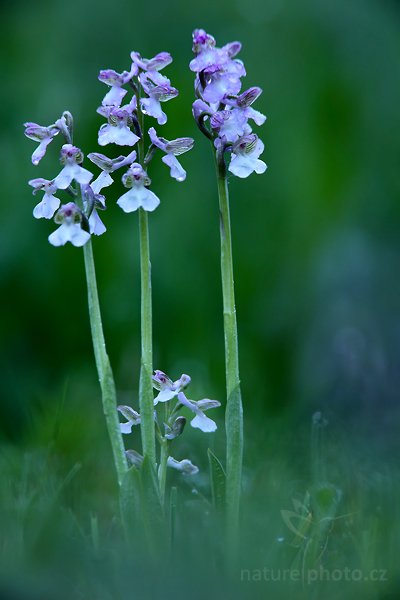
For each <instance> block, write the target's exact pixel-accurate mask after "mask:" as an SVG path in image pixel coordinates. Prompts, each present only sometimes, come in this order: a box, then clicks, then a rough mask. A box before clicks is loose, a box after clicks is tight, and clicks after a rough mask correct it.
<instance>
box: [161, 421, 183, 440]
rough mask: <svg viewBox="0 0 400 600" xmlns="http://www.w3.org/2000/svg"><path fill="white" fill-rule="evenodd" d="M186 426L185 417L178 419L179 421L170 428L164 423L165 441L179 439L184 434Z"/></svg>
mask: <svg viewBox="0 0 400 600" xmlns="http://www.w3.org/2000/svg"><path fill="white" fill-rule="evenodd" d="M185 425H186V418H185V417H178V418H177V419H175V421H174V422H173V424H172V427H170V426H169V425H167V424H166V423H164V427H165V436H164V437H165V439H166V440H174V439H175V438H177V437H179V436H180V435H181V434H182V433H183V430H184V428H185Z"/></svg>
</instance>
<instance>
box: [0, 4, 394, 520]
mask: <svg viewBox="0 0 400 600" xmlns="http://www.w3.org/2000/svg"><path fill="white" fill-rule="evenodd" d="M0 10H1V15H0V16H1V20H0V22H1V24H0V28H1V36H0V48H1V53H0V63H1V74H2V77H1V79H2V84H1V91H0V118H1V127H2V134H1V139H0V164H1V165H2V176H1V183H2V200H1V203H0V211H1V213H0V219H1V225H2V229H1V234H0V286H1V287H0V290H1V291H0V303H1V308H0V310H1V348H0V351H1V358H0V360H1V392H0V393H1V395H2V398H1V403H0V439H1V440H2V442H1V443H2V448H3V452H4V453H6V454H7V453H10V452H11V454H12V456H13V460H14V461H15V463H16V464H17V465H18V464H21V463H20V462H19V461H18V458H15V456H17V457H18V456H19V454H18V453H21V456H22V455H23V454H24V453H30V452H32V451H33V449H36V450H37V451H38V452H42V451H43V452H48V451H49V452H51V454H52V458H53V459H54V460H56V461H58V460H60V461H61V464H62V465H63V466H62V468H61V471H62V472H63V473H64V475H65V473H66V472H68V471H69V470H70V468H72V466H73V465H74V463H75V462H76V461H78V462H80V463H82V473H83V475H82V476H81V475H79V477H81V480H80V481H81V483H83V482H85V483H86V484H87V485H88V486H89V487H90V485H94V486H98V488H99V489H100V488H101V487H102V486H106V487H107V486H110V485H112V476H110V475H109V474H107V470H108V469H110V468H111V464H110V457H109V449H108V443H107V439H106V432H105V428H104V425H103V422H102V415H101V408H100V394H99V389H98V385H97V381H96V373H95V367H94V360H93V356H92V347H91V339H90V334H89V325H88V316H87V302H86V289H85V282H84V271H83V257H82V253H81V251H80V250H79V249H76V248H73V247H70V246H69V247H64V248H53V247H51V246H50V245H49V244H48V242H47V236H48V235H49V233H50V232H51V231H52V225H51V224H50V223H49V222H47V221H46V222H45V221H44V220H41V221H36V220H35V219H33V218H32V215H31V213H32V208H33V206H34V198H33V197H32V196H31V189H30V188H29V186H28V185H27V180H28V179H31V178H34V177H47V178H52V177H54V175H55V174H56V173H57V169H58V163H57V152H56V151H55V149H54V148H52V146H50V147H49V151H48V155H47V156H46V158H45V159H44V160H43V161H42V162H41V163H40V166H39V167H33V165H32V164H31V162H30V156H31V153H32V151H33V149H34V147H35V144H34V142H32V141H30V140H27V139H26V138H25V137H24V135H23V127H22V124H23V123H24V122H25V121H34V122H37V123H40V124H43V125H45V124H49V123H51V122H54V120H55V119H56V118H58V117H59V115H60V114H61V112H62V111H63V110H69V111H71V112H72V114H73V115H74V118H75V143H76V144H77V145H78V146H79V147H81V148H82V150H83V151H84V152H85V154H87V153H88V152H93V151H98V150H99V147H98V146H97V129H98V127H99V126H100V124H101V123H102V122H103V119H102V118H101V117H100V116H99V115H97V114H96V108H97V106H98V105H99V104H100V103H101V99H102V97H103V95H104V94H105V91H106V88H105V86H104V85H103V84H101V83H100V82H98V81H97V74H98V71H99V70H100V69H101V68H114V69H116V70H117V71H121V70H123V69H125V68H129V66H130V61H129V52H130V51H131V50H137V51H139V52H140V53H141V54H142V56H145V57H151V56H153V55H154V54H156V53H157V52H159V51H161V50H166V51H169V52H171V54H172V55H173V57H174V62H173V63H172V65H171V66H170V67H168V69H167V71H166V72H165V73H166V75H167V76H168V77H170V78H171V81H172V84H173V85H175V86H176V87H177V88H178V89H179V90H180V95H179V97H178V98H177V99H176V100H174V101H171V102H169V103H168V104H166V105H165V110H166V112H167V114H168V123H167V125H165V126H164V127H163V128H161V127H159V128H158V129H157V130H158V131H159V132H160V133H161V129H162V135H164V136H165V137H166V138H169V139H171V138H174V137H179V136H192V137H194V138H195V140H196V145H195V148H194V150H193V151H192V152H190V153H189V154H188V155H185V156H184V157H183V158H182V164H183V165H184V167H185V169H186V170H187V173H188V177H187V180H186V181H185V182H184V183H182V184H178V183H177V182H175V181H174V180H172V179H170V177H169V174H168V170H167V169H166V167H165V166H164V165H163V164H162V163H161V161H160V160H155V161H154V162H153V163H152V165H151V172H150V174H151V177H152V179H153V187H152V189H153V190H154V192H155V193H156V194H157V195H158V196H159V197H160V198H161V205H160V208H159V209H158V210H157V211H156V212H155V213H154V214H153V215H151V219H150V224H151V249H152V265H153V303H154V349H155V361H154V366H155V367H156V368H160V369H162V370H164V371H166V372H167V373H169V374H170V375H171V376H172V377H173V378H176V377H178V376H179V375H180V373H181V372H187V373H189V374H190V375H191V376H192V380H193V384H192V386H191V391H192V397H193V398H195V399H198V398H200V397H204V396H208V397H212V398H219V399H221V400H223V399H224V359H223V333H222V319H221V316H222V314H221V291H220V274H219V231H218V209H217V196H216V184H215V177H214V171H213V160H212V155H211V152H210V148H209V146H208V143H207V141H206V140H205V139H204V138H203V137H202V136H201V134H200V133H199V132H198V131H197V129H196V127H195V124H194V122H193V121H192V117H191V102H192V99H193V77H192V73H191V72H190V71H189V69H188V63H189V61H190V60H191V57H192V54H191V32H192V30H193V29H194V28H196V27H204V28H205V29H206V30H207V31H209V32H210V33H212V34H213V35H214V36H215V37H216V39H217V42H218V44H219V45H223V44H225V43H227V42H228V41H231V40H235V39H238V40H240V41H241V42H242V43H243V49H242V52H241V55H240V58H242V60H243V61H244V62H245V65H246V69H247V78H246V80H245V85H246V86H247V87H249V86H251V85H259V86H260V87H262V88H263V90H264V93H263V95H262V96H261V98H260V99H259V100H258V102H257V105H256V108H257V109H258V110H260V111H261V112H263V113H265V114H266V115H267V116H268V120H267V122H266V124H265V126H263V127H262V128H261V129H260V131H259V133H260V137H261V138H262V139H263V141H264V143H265V153H264V155H263V157H262V158H263V159H264V160H265V162H267V164H268V167H269V168H268V171H267V173H266V174H265V175H263V176H256V175H252V176H251V177H250V178H249V179H246V180H243V181H242V180H237V179H234V178H232V179H231V182H230V192H231V213H232V227H233V236H234V237H233V239H234V241H233V243H234V261H235V280H236V293H237V310H238V325H239V336H240V337H239V343H240V357H241V377H242V385H243V396H244V402H245V415H246V419H247V420H246V457H245V469H246V471H245V474H246V473H247V475H246V476H247V477H248V481H249V482H251V481H252V476H253V475H254V472H262V473H264V471H265V469H267V465H268V460H270V458H271V456H273V455H274V453H276V452H277V448H278V447H280V448H281V450H280V451H281V453H282V456H284V460H285V463H288V464H290V465H292V466H291V468H293V470H294V471H296V469H297V471H296V475H293V477H294V478H296V477H298V476H299V473H302V474H303V476H304V477H305V476H306V475H305V474H306V473H307V469H308V466H307V461H308V446H307V443H308V442H307V440H308V435H309V426H310V422H311V417H312V414H313V413H314V412H315V411H316V410H322V412H323V413H324V415H325V416H326V418H327V419H328V421H329V431H330V434H329V435H330V436H331V438H332V439H333V440H334V442H335V443H337V444H339V441H341V440H342V441H343V440H344V446H343V445H342V448H343V447H346V452H347V451H349V452H350V454H351V457H352V459H354V460H356V461H357V460H358V458H360V457H362V458H361V461H363V460H365V462H366V463H368V461H376V462H377V465H378V466H377V467H376V468H377V472H378V473H380V472H381V471H382V469H383V468H384V467H385V468H386V466H387V464H388V463H389V462H390V461H392V460H393V459H394V458H397V457H398V452H399V436H398V428H399V425H400V423H399V416H400V411H399V406H398V396H399V387H400V368H399V367H400V277H399V273H400V237H399V231H400V202H399V200H400V198H399V196H400V177H399V156H400V135H399V132H400V110H399V107H400V6H399V4H398V2H396V1H394V0H392V1H390V0H380V1H378V0H375V1H373V0H362V1H361V0H350V1H345V0H324V1H322V2H321V1H317V0H300V1H298V2H291V1H289V0H266V1H262V0H247V1H246V2H243V1H241V0H231V1H229V2H228V1H227V0H218V2H216V3H215V2H211V1H210V0H207V1H206V2H202V3H199V4H198V5H192V4H191V3H187V2H183V0H169V1H168V2H161V0H154V1H153V2H152V3H151V4H150V3H147V4H146V3H139V2H134V1H133V2H128V1H125V0H114V1H113V2H112V3H107V2H102V1H94V0H80V1H78V0H69V2H62V1H61V0H48V1H45V0H37V1H36V2H28V1H27V0H26V1H23V0H13V2H12V3H4V2H3V3H2V5H1V9H0ZM151 124H153V123H151ZM118 150H119V149H116V150H115V152H114V154H112V155H113V156H114V155H117V154H118V153H119V152H118ZM105 151H106V153H107V154H110V155H111V151H110V149H109V148H108V147H107V148H106V149H105ZM122 151H123V150H122ZM85 166H87V167H89V165H88V163H87V164H86V165H85ZM89 168H90V167H89ZM121 189H122V188H121V187H119V184H118V183H117V184H115V185H114V186H113V188H112V189H111V190H110V191H109V192H108V193H107V204H108V210H107V212H106V213H104V220H105V222H106V225H107V227H108V232H107V234H106V235H104V236H102V237H101V238H99V239H95V240H94V251H95V258H96V266H97V272H98V283H99V289H100V297H101V303H102V311H103V320H104V325H105V331H106V338H107V343H108V350H109V354H110V357H111V360H112V364H113V368H114V373H115V377H116V380H117V386H118V390H119V394H120V401H121V403H128V404H129V403H135V402H136V399H137V396H136V389H137V384H138V366H139V350H140V339H139V316H140V313H139V310H140V306H139V302H140V290H139V273H138V266H139V257H138V238H137V229H138V224H137V215H135V214H133V215H125V214H123V213H122V211H120V209H119V208H118V207H116V206H115V200H116V199H117V198H118V195H119V194H120V193H121ZM220 424H221V429H220V430H219V431H220V435H219V437H218V436H216V437H215V439H214V440H213V441H212V444H213V445H215V447H216V448H217V450H218V451H219V453H222V449H223V443H224V442H223V434H222V425H223V418H222V412H221V416H220ZM191 435H192V437H190V435H189V436H188V440H189V441H187V442H182V446H181V448H182V457H183V456H184V452H187V453H190V452H192V449H191V446H190V444H191V442H192V443H193V446H194V448H195V450H193V452H194V453H195V456H197V458H198V461H199V462H200V463H202V461H203V463H202V464H206V458H205V451H206V448H207V445H208V440H203V439H200V437H197V436H196V435H194V434H193V432H191ZM49 448H50V449H51V450H49ZM14 453H17V454H16V455H14ZM354 457H355V458H354ZM357 457H358V458H357ZM10 461H11V462H12V460H11V459H10ZM10 461H6V462H7V464H10ZM344 462H345V461H344ZM16 468H17V467H16ZM91 469H93V471H91ZM276 469H277V473H278V472H279V468H278V467H276ZM39 471H40V469H39ZM17 472H18V469H17V470H16V471H15V473H17ZM347 475H348V474H347ZM265 477H267V479H268V476H265ZM99 478H100V479H99ZM338 478H339V479H340V474H339V475H338ZM245 481H246V480H245ZM277 481H278V483H277V482H275V484H274V485H275V486H277V487H278V488H279V486H280V484H279V477H278V480H277ZM270 484H271V481H270V480H269V479H268V481H267V482H266V481H265V480H262V484H260V485H261V487H259V488H257V486H256V485H255V484H254V485H255V487H254V489H256V490H257V489H258V493H259V500H260V502H262V498H263V497H265V496H264V495H263V494H264V492H265V490H266V489H267V486H268V485H270ZM249 485H250V484H249ZM264 486H265V487H264ZM255 493H257V492H255ZM265 493H266V492H265ZM268 493H269V492H268ZM88 504H89V505H90V506H91V508H93V506H92V504H90V502H88ZM99 505H101V502H100V500H99Z"/></svg>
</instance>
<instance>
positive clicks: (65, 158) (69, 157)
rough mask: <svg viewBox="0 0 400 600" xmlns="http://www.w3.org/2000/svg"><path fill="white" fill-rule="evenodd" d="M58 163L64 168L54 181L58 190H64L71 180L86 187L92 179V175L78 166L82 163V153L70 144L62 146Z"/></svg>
mask: <svg viewBox="0 0 400 600" xmlns="http://www.w3.org/2000/svg"><path fill="white" fill-rule="evenodd" d="M60 162H61V164H63V165H64V168H63V169H62V170H61V171H60V173H59V174H58V175H57V177H56V178H55V180H54V183H55V185H56V186H57V188H58V189H59V190H66V189H67V188H68V187H69V185H70V184H71V182H72V181H73V180H75V181H77V182H78V183H80V184H82V185H86V184H88V183H89V181H90V180H91V179H92V177H93V173H91V172H90V171H88V170H87V169H84V168H83V167H81V166H80V163H82V162H83V153H82V151H81V150H80V149H79V148H77V147H76V146H73V145H72V144H64V145H63V147H62V148H61V155H60Z"/></svg>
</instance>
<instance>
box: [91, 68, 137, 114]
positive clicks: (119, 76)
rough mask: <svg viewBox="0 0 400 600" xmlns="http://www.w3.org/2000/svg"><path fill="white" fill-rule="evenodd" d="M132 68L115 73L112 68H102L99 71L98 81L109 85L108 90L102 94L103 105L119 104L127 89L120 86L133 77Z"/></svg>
mask: <svg viewBox="0 0 400 600" xmlns="http://www.w3.org/2000/svg"><path fill="white" fill-rule="evenodd" d="M133 74H134V73H133V70H132V69H131V71H129V72H128V71H123V72H122V73H117V72H116V71H114V70H113V69H103V70H101V71H100V73H99V77H98V78H99V81H102V82H103V83H105V84H106V85H108V86H110V88H111V89H110V91H109V92H107V94H106V95H105V96H104V98H103V101H102V105H103V106H117V107H118V106H121V102H122V100H123V98H124V96H125V95H126V94H127V91H128V90H124V88H123V87H122V86H124V85H125V84H126V83H128V82H129V81H130V80H131V79H132V77H133Z"/></svg>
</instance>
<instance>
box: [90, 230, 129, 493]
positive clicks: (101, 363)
mask: <svg viewBox="0 0 400 600" xmlns="http://www.w3.org/2000/svg"><path fill="white" fill-rule="evenodd" d="M83 256H84V259H85V272H86V282H87V288H88V304H89V317H90V328H91V332H92V340H93V348H94V356H95V361H96V367H97V373H98V376H99V381H100V387H101V395H102V401H103V412H104V416H105V418H106V424H107V429H108V434H109V436H110V441H111V447H112V452H113V456H114V463H115V469H116V471H117V478H118V484H119V485H120V486H121V485H122V480H123V477H124V475H125V473H126V471H127V470H128V463H127V460H126V456H125V448H124V443H123V440H122V435H121V430H120V425H119V419H118V413H117V393H116V389H115V382H114V377H113V373H112V369H111V365H110V360H109V358H108V355H107V351H106V344H105V340H104V333H103V325H102V321H101V313H100V304H99V296H98V292H97V283H96V271H95V267H94V260H93V248H92V242H91V240H89V241H88V242H87V243H86V244H85V245H84V246H83Z"/></svg>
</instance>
